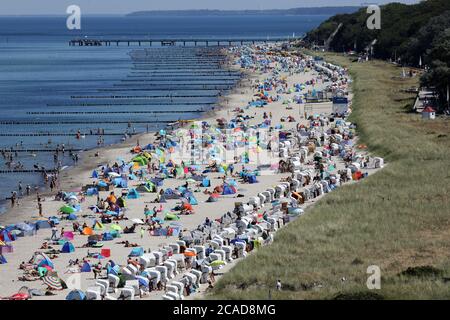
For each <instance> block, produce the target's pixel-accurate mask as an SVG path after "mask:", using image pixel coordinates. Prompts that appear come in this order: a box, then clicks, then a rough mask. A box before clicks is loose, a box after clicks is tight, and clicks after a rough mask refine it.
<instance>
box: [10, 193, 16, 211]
mask: <svg viewBox="0 0 450 320" xmlns="http://www.w3.org/2000/svg"><path fill="white" fill-rule="evenodd" d="M15 205H16V193H15V192H14V191H12V192H11V208H14V207H15Z"/></svg>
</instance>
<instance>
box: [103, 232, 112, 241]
mask: <svg viewBox="0 0 450 320" xmlns="http://www.w3.org/2000/svg"><path fill="white" fill-rule="evenodd" d="M113 239H114V237H113V235H112V234H111V233H109V232H105V233H104V234H103V237H102V241H111V240H113Z"/></svg>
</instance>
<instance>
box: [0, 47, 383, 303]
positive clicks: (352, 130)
mask: <svg viewBox="0 0 450 320" xmlns="http://www.w3.org/2000/svg"><path fill="white" fill-rule="evenodd" d="M228 54H230V55H231V57H232V60H233V61H234V62H235V64H236V65H237V66H238V67H240V68H241V69H242V70H246V71H248V72H251V73H256V74H260V75H262V76H264V77H263V78H260V79H257V80H252V81H251V89H252V94H253V97H252V99H251V100H250V101H248V105H245V106H235V108H234V109H232V110H231V112H228V115H229V116H228V117H227V118H221V119H217V121H216V123H214V121H203V122H185V123H184V126H182V127H181V128H178V129H173V130H161V131H159V132H158V133H156V134H155V138H154V139H153V140H152V141H151V142H150V143H148V144H147V145H141V144H140V143H139V142H137V144H136V146H135V147H133V148H132V150H130V154H128V155H127V157H129V159H128V160H125V159H122V158H118V159H117V160H116V161H114V162H113V163H111V164H105V165H102V166H99V167H98V168H96V169H95V170H93V172H92V174H91V177H90V178H91V179H92V182H91V183H89V184H87V185H85V186H83V188H82V190H81V191H79V192H63V191H62V190H61V189H62V188H63V187H64V186H60V185H58V181H57V180H58V179H57V175H55V176H54V177H55V178H54V179H55V181H54V182H53V183H54V190H58V193H57V194H56V196H55V198H54V199H53V200H55V201H60V202H61V204H62V207H61V208H60V212H59V213H58V215H54V216H52V217H46V218H47V220H45V221H46V222H39V223H36V224H35V226H38V228H40V229H42V228H44V229H45V228H48V229H50V230H51V235H49V238H48V239H47V240H46V241H45V242H43V243H42V244H41V246H40V248H39V250H38V251H36V252H34V254H33V255H32V258H31V259H30V260H29V261H28V262H27V263H25V262H22V264H21V265H20V269H21V270H23V273H24V274H23V275H21V276H20V278H19V280H22V281H27V282H32V281H38V280H42V281H43V283H44V285H45V286H44V287H45V288H46V290H49V292H47V293H46V292H42V291H41V292H39V294H38V293H36V291H34V295H45V294H52V293H55V292H57V291H61V290H62V291H64V290H68V288H67V285H66V284H65V282H64V280H63V279H62V270H59V271H60V272H57V270H56V268H55V263H54V261H55V260H56V261H57V260H58V259H59V258H60V257H61V255H64V254H65V253H70V254H72V256H76V255H77V251H79V250H87V254H86V255H85V256H83V257H77V258H71V260H70V262H69V264H68V265H67V266H66V267H65V271H64V273H70V274H72V273H92V275H93V278H92V279H91V280H87V281H88V282H89V286H88V288H87V289H86V290H85V291H81V292H78V291H80V290H78V289H77V290H72V291H70V292H69V294H68V295H67V298H68V299H69V297H72V296H74V293H73V292H74V291H77V292H78V293H77V295H76V296H77V297H82V298H83V299H111V300H112V299H117V298H119V299H134V298H135V297H140V298H146V297H153V298H162V299H167V300H175V299H182V298H183V297H187V296H190V295H192V294H194V293H197V292H199V290H200V288H202V287H204V288H205V290H206V291H209V290H211V289H212V288H213V287H214V283H215V281H216V279H215V276H216V275H217V274H218V273H219V270H221V269H223V268H224V267H226V266H227V265H228V264H232V263H233V262H234V261H235V260H239V259H242V258H245V257H246V256H247V255H248V254H251V253H252V252H253V251H257V250H258V248H260V247H261V246H263V245H269V244H270V243H271V242H272V241H273V240H274V237H275V234H276V232H277V230H279V229H280V228H282V227H283V226H284V225H286V224H288V223H289V222H290V221H293V220H295V219H297V218H298V217H300V216H301V215H302V214H303V213H304V208H305V207H306V206H307V205H308V204H309V203H311V202H313V201H315V200H317V199H318V198H319V197H321V196H323V195H325V194H326V193H329V192H332V191H333V190H335V189H337V188H339V187H340V186H341V185H342V184H343V183H346V182H351V181H358V180H361V179H364V178H365V177H367V176H368V175H369V173H371V172H372V170H375V169H376V168H381V167H382V166H383V159H381V158H377V157H372V156H370V155H369V154H367V152H366V150H365V149H366V147H365V146H364V145H361V144H357V137H356V124H352V123H350V122H348V121H347V116H348V114H347V113H343V114H335V113H332V112H329V113H328V114H325V113H307V112H306V111H305V112H304V113H303V114H302V113H300V112H298V113H293V112H292V110H293V107H292V106H293V105H295V106H297V105H301V104H304V103H305V101H306V100H307V99H309V98H311V97H313V98H317V96H318V92H319V86H318V84H320V85H321V88H322V91H326V92H329V93H331V94H335V93H336V92H337V91H343V92H345V94H348V90H349V87H348V85H349V83H350V81H349V76H348V74H347V72H346V70H345V69H343V68H338V67H336V66H329V65H328V66H327V67H326V68H327V70H328V71H324V69H323V68H324V67H323V64H322V63H323V62H318V61H316V60H315V59H314V58H313V57H309V56H305V55H302V54H299V53H297V52H287V51H285V50H281V49H280V47H277V46H274V45H254V46H241V47H236V48H230V49H229V50H228ZM319 65H320V68H319V67H318V66H319ZM298 74H303V75H310V77H311V79H309V80H307V81H305V82H304V83H294V84H292V81H291V77H292V76H293V75H298ZM271 106H277V108H283V110H285V111H283V112H281V113H279V112H278V111H277V112H275V111H274V110H273V109H270V110H267V108H270V107H271ZM226 151H230V152H232V154H233V156H232V157H231V158H230V159H225V157H224V156H223V155H224V154H225V152H226ZM263 153H265V154H267V155H268V158H267V159H266V160H265V161H266V162H260V161H262V160H260V159H259V158H260V157H261V155H262V154H263ZM180 155H181V156H180ZM255 159H256V160H255ZM225 160H226V161H225ZM269 174H270V175H271V176H273V177H275V178H274V179H273V180H270V182H269V180H267V181H266V180H265V178H264V175H269ZM52 179H53V176H52ZM263 180H264V181H265V182H262V181H263ZM52 181H53V180H50V183H52ZM169 182H171V183H172V184H175V185H176V186H175V187H167V186H166V184H168V183H169ZM253 184H257V186H258V185H261V187H260V188H259V189H258V192H256V193H255V194H250V193H249V192H246V191H245V189H244V188H243V186H251V185H253ZM262 185H264V187H263V186H262ZM200 196H202V197H207V200H206V201H205V202H204V203H200V202H199V201H198V199H197V198H200ZM149 197H151V201H147V202H144V203H145V207H144V209H143V212H142V213H136V212H135V210H136V209H134V208H135V206H134V205H133V204H134V203H138V202H140V201H143V200H142V199H147V200H149ZM230 198H231V199H234V207H227V206H224V207H223V208H222V207H219V206H217V207H211V208H213V209H212V210H214V218H210V215H205V216H202V217H201V221H202V222H201V223H200V224H198V225H197V227H195V228H192V229H191V230H189V229H187V228H184V227H183V224H182V221H183V219H187V218H188V217H189V216H193V215H194V216H195V215H197V214H198V213H197V212H198V211H200V210H199V209H197V208H199V207H200V206H205V205H207V203H211V202H219V203H220V202H221V201H225V200H226V199H230ZM93 199H95V200H93ZM38 203H40V205H41V207H40V209H39V211H40V213H39V216H40V217H41V218H42V203H41V201H39V202H38ZM87 203H89V204H90V205H89V206H88V205H87ZM141 203H142V202H141ZM225 203H227V202H225ZM83 210H88V213H85V211H83ZM218 211H222V212H218ZM40 221H43V220H40ZM46 223H48V225H47V224H46ZM22 227H25V226H22ZM12 230H13V229H10V230H7V229H4V231H2V233H0V234H4V232H6V235H7V236H8V237H12V238H14V236H13V234H12V233H11V232H12ZM16 230H21V229H20V228H18V229H16ZM22 231H23V230H22ZM133 235H137V237H134V236H133ZM152 237H153V238H155V237H163V238H162V239H164V241H163V240H161V241H160V245H159V246H158V248H157V249H154V250H151V249H145V248H147V247H148V246H147V245H146V239H148V238H152ZM77 239H83V241H82V242H83V244H80V245H79V246H78V247H75V246H74V245H73V242H74V241H76V240H77ZM10 240H11V239H10ZM114 240H115V242H114V245H118V246H121V247H125V248H130V249H131V252H130V253H129V254H128V256H126V257H123V256H113V255H111V250H110V248H106V247H107V246H108V244H111V245H110V246H109V247H113V244H112V242H111V241H114ZM19 241H20V240H19ZM77 243H79V241H78V242H77ZM81 252H86V251H81ZM101 259H107V263H106V264H105V265H104V264H102V263H101ZM119 261H120V263H119ZM281 275H282V272H281V273H280V276H281ZM281 281H282V280H281V279H280V280H277V282H276V284H274V288H275V289H276V290H282V285H281Z"/></svg>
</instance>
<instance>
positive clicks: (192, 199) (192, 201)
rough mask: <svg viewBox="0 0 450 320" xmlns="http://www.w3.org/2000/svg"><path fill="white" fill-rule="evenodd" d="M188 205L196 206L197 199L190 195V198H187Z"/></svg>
mask: <svg viewBox="0 0 450 320" xmlns="http://www.w3.org/2000/svg"><path fill="white" fill-rule="evenodd" d="M189 203H190V204H192V205H197V204H198V201H197V199H196V198H195V197H194V196H193V195H192V196H190V197H189Z"/></svg>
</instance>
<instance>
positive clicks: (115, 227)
mask: <svg viewBox="0 0 450 320" xmlns="http://www.w3.org/2000/svg"><path fill="white" fill-rule="evenodd" d="M109 228H110V229H111V230H113V231H121V230H122V227H121V226H120V225H118V224H113V225H111V226H110V227H109Z"/></svg>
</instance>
